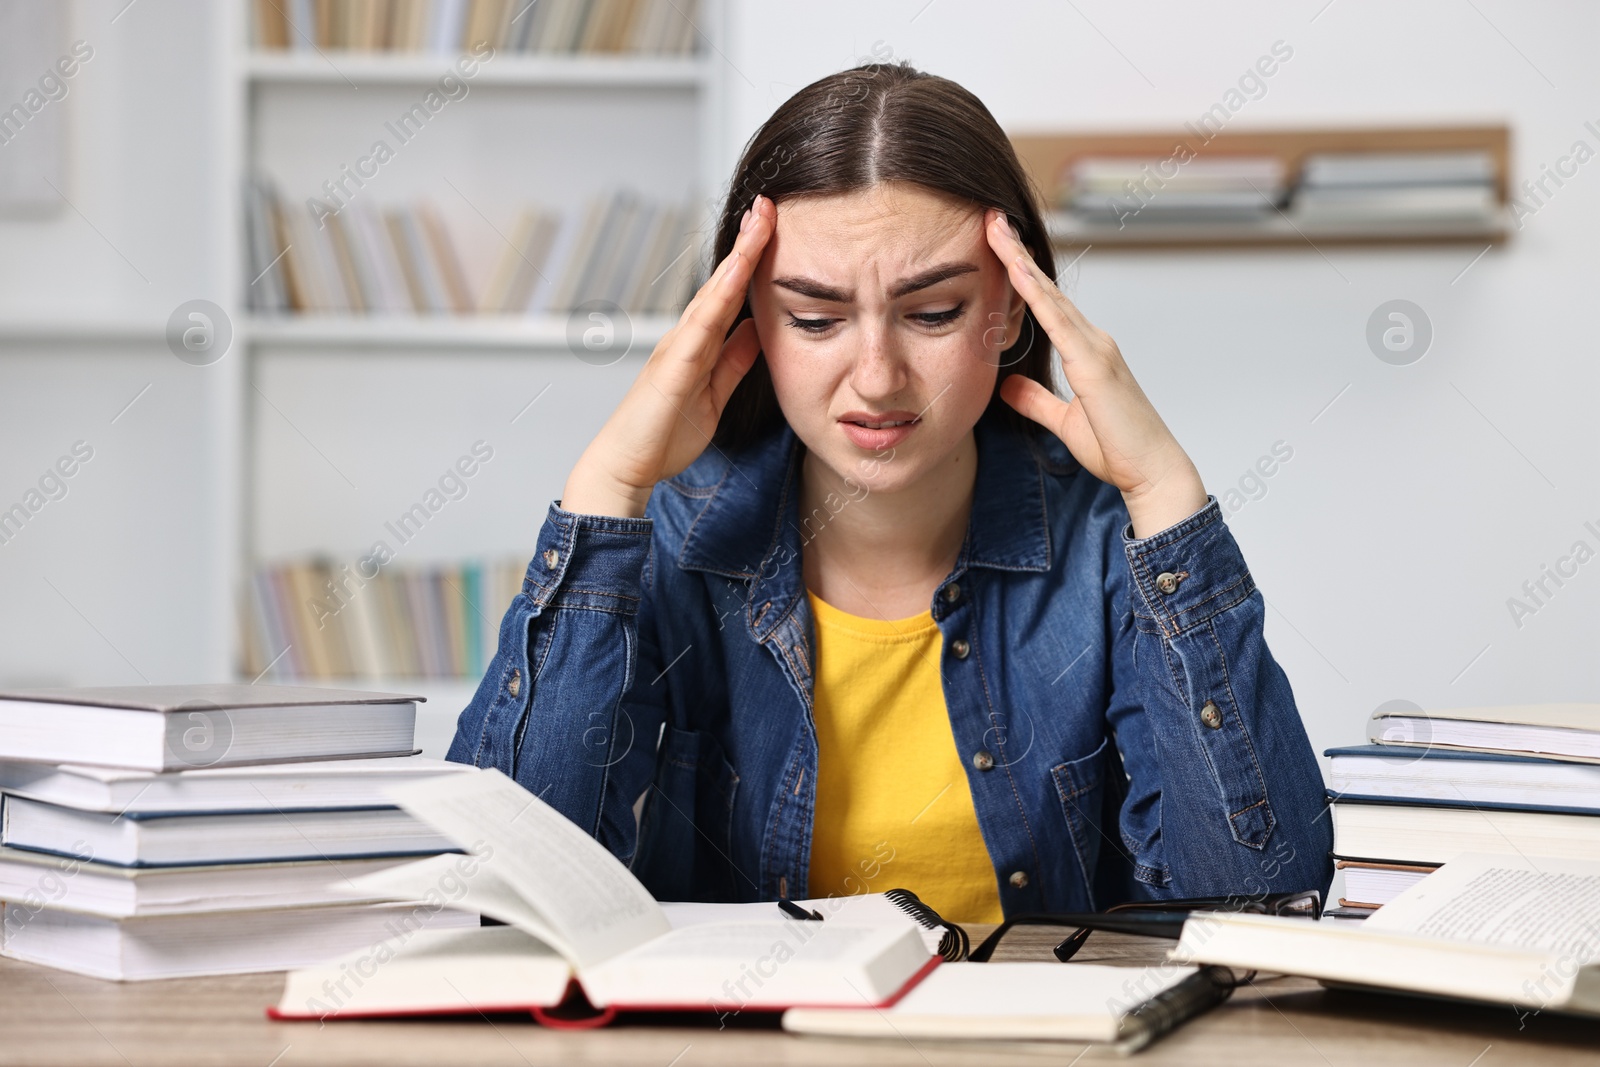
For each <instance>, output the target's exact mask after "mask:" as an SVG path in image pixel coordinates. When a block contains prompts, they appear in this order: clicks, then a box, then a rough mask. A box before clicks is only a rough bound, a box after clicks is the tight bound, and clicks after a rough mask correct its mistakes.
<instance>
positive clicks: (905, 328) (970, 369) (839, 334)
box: [750, 182, 1026, 492]
mask: <svg viewBox="0 0 1600 1067" xmlns="http://www.w3.org/2000/svg"><path fill="white" fill-rule="evenodd" d="M777 210H778V222H777V229H776V230H775V232H774V233H773V236H772V239H771V241H770V242H769V243H768V245H767V247H766V249H765V251H764V252H763V254H762V256H761V261H760V262H759V263H757V264H756V270H755V274H754V277H753V279H752V281H751V296H750V308H751V313H752V315H753V317H754V319H755V323H756V332H757V334H758V335H759V336H760V338H761V347H762V351H763V352H764V353H765V354H766V360H767V366H768V369H769V370H770V372H771V374H772V384H773V387H774V389H775V391H776V392H777V397H778V404H779V406H780V407H781V408H782V409H783V414H784V416H785V418H787V419H788V421H789V425H790V426H791V427H793V429H794V431H795V433H796V434H797V435H798V436H799V437H800V440H801V441H803V442H804V443H805V446H806V448H807V449H808V450H809V451H810V452H811V453H812V455H813V456H814V457H815V458H816V459H819V460H821V461H822V462H823V463H825V464H826V465H827V467H828V468H829V469H831V470H832V471H833V472H834V473H835V474H837V476H838V477H839V478H841V479H843V478H851V479H853V480H854V481H855V482H857V483H859V484H862V485H865V486H867V487H868V488H869V489H871V490H873V491H882V492H893V491H895V490H896V489H900V488H904V487H906V486H909V485H912V484H914V483H916V482H917V481H918V480H919V479H920V478H922V477H923V476H924V475H927V474H928V473H930V472H937V471H938V470H939V468H940V466H941V461H943V460H945V459H946V458H948V457H950V456H952V455H953V454H955V452H956V450H957V448H958V447H960V446H962V445H963V444H964V443H965V441H966V437H967V435H968V434H969V433H970V432H971V431H972V427H973V425H974V424H975V423H976V422H977V421H978V417H979V416H980V415H981V414H982V413H983V410H984V408H985V407H987V406H988V403H989V396H990V394H991V393H992V392H993V390H994V384H995V375H996V374H997V373H998V366H999V363H1000V361H1001V358H1002V357H1001V353H1002V352H1003V351H1004V350H1005V349H1006V348H1007V347H1009V345H1010V344H1011V343H1012V342H1013V341H1015V340H1016V338H1017V333H1018V330H1019V328H1020V324H1021V321H1022V317H1023V311H1024V310H1025V307H1026V305H1025V303H1024V301H1023V299H1022V297H1021V296H1020V295H1019V294H1017V293H1016V291H1015V290H1014V289H1012V287H1011V283H1010V281H1009V280H1008V279H1007V278H1006V274H1005V270H1004V268H1003V267H1002V266H1001V264H1000V261H999V259H997V258H996V257H995V254H994V252H993V250H992V249H991V248H990V247H989V243H988V240H987V239H986V238H985V236H984V217H985V212H984V209H983V208H981V207H978V206H976V205H973V204H971V203H969V202H966V201H962V200H957V199H955V198H952V197H949V196H946V195H944V194H942V193H939V192H935V191H933V190H930V189H928V188H926V187H924V186H920V185H915V184H912V183H908V182H885V183H880V184H878V185H875V186H872V187H871V188H868V189H864V190H860V191H858V192H854V193H848V194H837V195H829V196H810V197H800V198H796V199H790V200H786V201H782V202H780V203H778V205H777ZM885 420H888V421H903V420H911V421H912V424H911V425H910V426H908V427H901V428H898V429H884V430H872V429H869V428H866V427H863V426H860V425H858V422H862V421H874V422H878V421H885Z"/></svg>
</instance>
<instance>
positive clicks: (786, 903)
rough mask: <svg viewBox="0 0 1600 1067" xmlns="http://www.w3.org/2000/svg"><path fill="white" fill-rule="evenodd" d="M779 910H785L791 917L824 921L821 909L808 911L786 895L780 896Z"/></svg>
mask: <svg viewBox="0 0 1600 1067" xmlns="http://www.w3.org/2000/svg"><path fill="white" fill-rule="evenodd" d="M778 910H779V911H781V912H783V913H784V914H785V915H787V916H788V917H789V918H791V919H812V920H815V921H817V922H821V921H822V913H821V912H820V911H807V910H806V909H804V908H802V907H801V906H800V905H798V904H796V903H795V902H794V901H792V900H789V899H788V898H786V897H779V898H778Z"/></svg>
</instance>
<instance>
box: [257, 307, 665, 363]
mask: <svg viewBox="0 0 1600 1067" xmlns="http://www.w3.org/2000/svg"><path fill="white" fill-rule="evenodd" d="M676 321H677V320H676V319H674V318H673V317H671V316H665V315H649V316H638V317H630V319H629V326H630V328H631V340H630V342H629V344H628V351H630V352H640V351H648V350H649V349H651V348H654V347H655V344H656V342H657V341H659V340H660V339H661V337H662V335H663V334H665V333H666V332H667V330H669V329H671V328H672V326H673V324H674V323H675V322H676ZM569 331H570V327H569V318H568V316H566V315H540V316H534V315H438V316H431V317H422V316H415V315H370V316H361V315H284V316H278V317H268V316H258V317H255V318H252V319H250V320H249V336H250V339H251V341H252V343H255V344H260V345H270V346H272V347H273V348H332V347H337V348H348V349H350V350H352V351H362V350H370V351H372V352H375V353H377V354H380V355H384V354H391V353H393V352H394V351H395V350H396V349H405V348H409V349H436V348H470V349H473V350H496V349H517V350H526V349H534V350H536V351H552V352H553V351H567V350H568V344H569V342H570V339H571V336H572V335H571V333H570V332H569Z"/></svg>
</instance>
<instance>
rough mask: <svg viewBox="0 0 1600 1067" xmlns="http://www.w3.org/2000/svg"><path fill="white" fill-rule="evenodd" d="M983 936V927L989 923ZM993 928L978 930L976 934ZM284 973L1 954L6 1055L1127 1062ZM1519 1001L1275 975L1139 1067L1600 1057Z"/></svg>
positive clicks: (234, 1060)
mask: <svg viewBox="0 0 1600 1067" xmlns="http://www.w3.org/2000/svg"><path fill="white" fill-rule="evenodd" d="M973 930H974V932H975V933H978V934H980V935H981V933H982V932H983V928H981V927H974V928H973ZM1060 936H1061V932H1060V931H1053V930H1048V929H1037V928H1035V929H1027V928H1024V929H1019V930H1017V931H1016V932H1014V933H1012V934H1008V935H1007V937H1006V941H1005V943H1004V944H1002V946H1001V951H1000V952H998V953H996V956H995V958H996V959H1002V958H1003V959H1041V958H1042V959H1048V958H1050V957H1049V948H1050V946H1051V945H1052V944H1054V943H1055V941H1056V940H1058V939H1059V938H1060ZM976 942H977V937H974V943H976ZM1169 944H1170V942H1160V941H1152V940H1147V939H1143V938H1133V937H1121V936H1118V935H1114V934H1104V933H1100V934H1095V935H1094V937H1093V938H1091V939H1090V940H1089V942H1088V944H1087V945H1086V946H1085V947H1084V949H1083V951H1082V952H1080V953H1079V958H1080V959H1082V960H1083V961H1084V962H1089V963H1092V962H1101V963H1126V964H1147V963H1155V962H1158V961H1159V960H1160V959H1161V957H1162V954H1163V953H1164V952H1165V950H1166V948H1167V946H1168V945H1169ZM282 987H283V979H282V976H281V975H279V974H255V975H240V976H235V977H231V978H196V979H177V980H170V981H161V982H124V983H118V982H105V981H100V980H98V979H94V978H83V977H80V976H78V975H74V974H68V973H66V972H64V971H55V970H50V969H49V968H45V967H38V966H34V965H32V964H26V963H18V962H16V961H14V960H0V1064H13V1063H15V1064H30V1065H35V1064H38V1065H45V1064H70V1065H73V1067H77V1065H97V1064H111V1065H116V1067H144V1065H146V1064H150V1065H168V1064H171V1065H183V1064H240V1065H245V1067H269V1065H270V1067H295V1065H298V1064H375V1065H376V1064H381V1065H385V1067H389V1065H398V1064H452V1065H453V1064H468V1063H471V1064H506V1065H510V1067H528V1065H538V1064H562V1065H565V1064H596V1065H599V1064H629V1065H636V1064H637V1065H644V1067H695V1065H697V1064H730V1065H731V1064H739V1065H741V1067H742V1065H745V1064H758V1065H761V1067H780V1065H785V1064H813V1063H815V1064H826V1065H827V1067H855V1065H860V1067H892V1065H900V1064H907V1065H916V1067H941V1065H945V1064H965V1063H972V1064H985V1065H989V1064H995V1065H1004V1064H1045V1063H1052V1064H1063V1065H1065V1064H1071V1063H1074V1062H1078V1060H1077V1059H1076V1058H1077V1057H1080V1054H1082V1055H1081V1060H1082V1061H1083V1062H1091V1061H1096V1060H1099V1061H1102V1062H1103V1061H1104V1060H1105V1059H1107V1058H1112V1057H1110V1055H1109V1054H1108V1053H1107V1052H1105V1051H1104V1049H1100V1048H1091V1049H1088V1050H1087V1051H1086V1050H1085V1046H1083V1045H1079V1044H1068V1043H1061V1044H1053V1045H1045V1046H1039V1045H1035V1046H1026V1045H1022V1046H1019V1045H999V1044H994V1043H987V1044H982V1045H967V1046H964V1047H963V1046H956V1045H953V1044H949V1043H943V1042H935V1041H921V1040H919V1041H917V1042H915V1043H912V1042H910V1041H884V1042H876V1041H874V1042H866V1041H845V1040H836V1039H832V1038H815V1037H798V1036H795V1035H791V1034H786V1033H784V1032H782V1031H781V1030H779V1029H777V1026H776V1019H775V1017H769V1018H767V1019H766V1020H761V1019H757V1018H754V1017H752V1016H749V1015H747V1016H745V1017H743V1018H740V1019H737V1020H735V1021H734V1022H733V1023H732V1024H730V1026H729V1027H728V1028H727V1029H724V1030H719V1029H718V1028H717V1025H716V1022H715V1021H714V1019H711V1018H709V1017H708V1018H705V1019H698V1020H695V1021H690V1022H683V1023H669V1024H664V1023H659V1022H657V1023H652V1024H650V1025H641V1024H637V1023H630V1024H625V1025H617V1026H612V1027H610V1028H607V1029H602V1030H587V1031H554V1030H547V1029H544V1028H542V1027H540V1026H538V1025H537V1024H535V1023H532V1022H531V1021H529V1020H527V1019H525V1018H522V1017H518V1016H496V1017H494V1018H492V1019H487V1018H483V1017H473V1018H463V1019H460V1020H456V1021H438V1020H426V1021H424V1020H415V1021H405V1022H400V1021H396V1022H357V1021H347V1022H330V1023H327V1024H319V1023H315V1022H297V1023H275V1022H272V1021H270V1020H268V1019H267V1018H266V1016H265V1014H264V1009H265V1008H266V1006H267V1004H269V1003H272V1002H275V1001H276V1000H277V999H278V994H279V993H280V991H281V990H282ZM1521 1023H1522V1026H1521V1029H1519V1019H1518V1016H1517V1014H1516V1013H1515V1012H1513V1011H1512V1009H1511V1008H1510V1007H1504V1008H1494V1007H1466V1006H1461V1005H1452V1004H1446V1003H1431V1002H1427V1001H1421V1000H1407V999H1397V998H1389V997H1376V996H1368V995H1363V994H1358V993H1345V992H1335V991H1331V990H1325V989H1323V988H1322V987H1320V986H1318V985H1317V984H1316V983H1315V982H1310V981H1307V980H1304V979H1298V978H1283V977H1265V978H1261V979H1259V980H1257V981H1256V982H1255V983H1254V985H1252V986H1250V987H1246V988H1242V989H1240V990H1238V991H1237V992H1235V993H1234V995H1233V998H1232V999H1231V1000H1230V1001H1228V1002H1227V1003H1226V1004H1224V1005H1222V1006H1221V1007H1219V1008H1216V1009H1213V1010H1212V1011H1211V1012H1210V1013H1209V1014H1207V1015H1204V1016H1202V1017H1200V1018H1198V1019H1195V1020H1193V1021H1191V1022H1190V1023H1188V1024H1187V1025H1186V1026H1184V1027H1183V1028H1182V1029H1180V1030H1179V1031H1177V1032H1176V1033H1174V1034H1172V1035H1170V1036H1169V1037H1167V1038H1166V1039H1165V1040H1163V1041H1161V1042H1159V1043H1157V1044H1155V1045H1152V1046H1151V1047H1150V1048H1148V1049H1146V1050H1145V1051H1144V1052H1141V1053H1139V1054H1138V1055H1137V1056H1136V1057H1134V1058H1133V1059H1132V1061H1131V1062H1133V1063H1135V1064H1151V1065H1156V1064H1183V1065H1184V1067H1199V1065H1204V1064H1225V1065H1227V1067H1252V1065H1256V1064H1260V1065H1272V1067H1278V1065H1282V1064H1291V1065H1295V1067H1323V1065H1327V1067H1347V1065H1349V1067H1381V1065H1385V1064H1407V1065H1416V1064H1420V1065H1431V1064H1437V1065H1439V1067H1498V1065H1521V1064H1586V1065H1589V1067H1593V1065H1595V1064H1597V1063H1600V1022H1596V1023H1590V1022H1586V1021H1582V1020H1574V1019H1562V1018H1558V1017H1555V1016H1551V1015H1543V1016H1532V1017H1529V1018H1526V1019H1524V1020H1521Z"/></svg>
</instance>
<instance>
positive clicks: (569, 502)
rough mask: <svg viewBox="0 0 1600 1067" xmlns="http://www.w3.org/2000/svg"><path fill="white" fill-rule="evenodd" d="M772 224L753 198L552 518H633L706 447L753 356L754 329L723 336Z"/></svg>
mask: <svg viewBox="0 0 1600 1067" xmlns="http://www.w3.org/2000/svg"><path fill="white" fill-rule="evenodd" d="M777 218H778V213H777V208H776V207H775V206H774V205H773V203H772V201H771V200H770V199H768V198H767V197H765V196H757V197H756V198H755V202H754V203H753V204H752V205H751V207H750V208H749V209H748V210H747V211H746V212H745V214H744V219H743V221H742V222H741V223H740V231H739V236H738V238H737V239H736V240H735V241H734V244H733V251H731V252H730V253H728V256H727V258H726V259H724V260H723V261H722V262H721V263H719V264H717V269H716V270H715V271H714V272H712V275H711V277H710V278H707V279H706V283H705V284H704V285H703V286H701V287H700V291H699V292H697V293H695V295H694V299H692V300H690V301H689V304H688V306H687V307H685V308H684V309H683V314H682V315H681V316H679V318H678V322H677V324H676V325H674V326H673V327H672V329H670V330H668V331H667V332H666V334H665V335H664V336H663V337H662V338H661V341H660V343H658V344H657V345H656V347H655V350H654V351H652V352H651V353H650V358H649V359H647V360H645V363H644V367H643V369H641V370H640V372H639V377H638V378H636V379H634V382H633V385H632V386H630V387H629V389H628V392H627V395H625V396H624V397H623V398H622V402H621V403H620V404H618V405H617V409H616V410H615V411H614V412H612V413H611V417H610V418H609V419H607V420H606V424H605V425H604V426H602V427H601V428H600V432H599V433H598V434H596V435H595V438H594V440H593V441H591V442H590V443H589V447H588V448H587V449H585V450H584V453H583V455H582V456H581V457H579V459H578V463H577V465H576V466H574V467H573V469H572V473H571V474H570V475H569V476H568V478H567V485H566V489H565V490H563V492H562V494H561V502H560V503H561V507H562V508H564V509H565V510H567V511H573V512H578V513H581V514H587V515H617V516H628V517H634V518H637V517H640V516H642V515H644V509H645V504H646V503H647V502H648V501H649V499H650V493H651V491H652V490H653V489H654V488H655V484H656V483H657V482H659V481H660V480H662V479H663V478H671V477H672V476H674V475H676V474H678V473H679V472H681V471H682V470H683V469H684V468H685V467H687V466H689V464H691V463H693V462H694V461H695V459H696V458H698V457H699V455H700V453H702V452H704V451H705V449H706V446H707V445H708V444H710V443H711V435H712V433H713V432H714V431H715V430H716V428H717V421H718V420H719V419H721V417H722V409H723V408H724V407H725V406H726V405H727V403H728V397H729V396H731V395H732V393H733V387H734V386H735V385H738V384H739V380H740V379H741V378H743V377H744V376H745V374H746V373H747V372H748V371H749V370H750V368H751V367H752V366H754V365H755V361H756V356H757V355H758V354H759V353H760V351H761V342H760V340H759V338H757V336H756V328H755V320H753V319H746V320H745V321H743V322H741V323H740V324H739V328H738V329H736V330H734V331H733V333H732V334H731V335H729V334H728V326H729V325H730V324H731V323H732V322H733V319H734V316H736V315H737V314H738V313H739V309H740V307H742V306H743V304H744V300H745V292H746V289H747V288H748V286H749V284H750V278H751V275H752V274H753V272H754V271H755V266H756V263H757V261H759V260H760V258H761V252H762V250H763V249H764V248H765V247H766V245H767V241H768V240H769V239H771V237H772V232H773V228H774V227H775V226H776V224H777ZM724 337H726V340H724Z"/></svg>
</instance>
